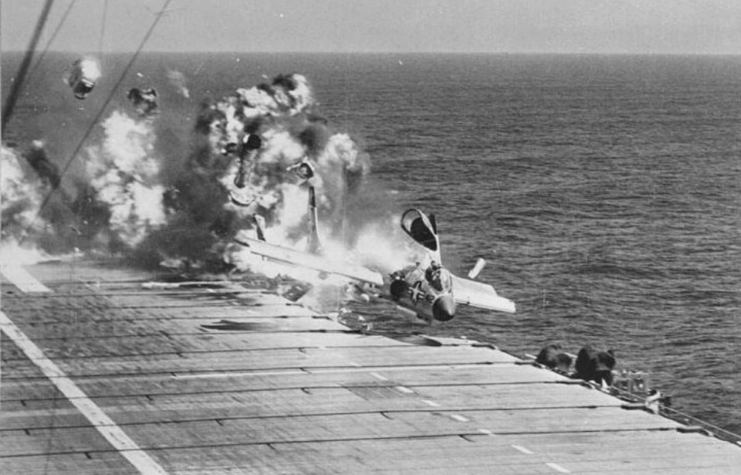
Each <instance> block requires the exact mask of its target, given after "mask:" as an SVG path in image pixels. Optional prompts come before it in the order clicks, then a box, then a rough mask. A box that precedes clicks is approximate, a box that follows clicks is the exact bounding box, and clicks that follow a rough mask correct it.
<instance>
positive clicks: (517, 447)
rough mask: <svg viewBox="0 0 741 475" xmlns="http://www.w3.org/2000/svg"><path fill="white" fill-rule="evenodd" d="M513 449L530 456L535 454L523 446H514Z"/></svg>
mask: <svg viewBox="0 0 741 475" xmlns="http://www.w3.org/2000/svg"><path fill="white" fill-rule="evenodd" d="M512 448H513V449H515V450H518V451H520V452H522V453H523V454H528V455H532V454H533V452H532V451H531V450H528V449H527V448H525V447H523V446H521V445H514V444H513V445H512Z"/></svg>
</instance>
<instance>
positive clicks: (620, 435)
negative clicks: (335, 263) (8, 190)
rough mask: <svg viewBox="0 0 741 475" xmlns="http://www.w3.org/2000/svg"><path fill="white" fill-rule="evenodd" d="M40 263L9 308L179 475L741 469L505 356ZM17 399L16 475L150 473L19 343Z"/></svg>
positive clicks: (3, 428)
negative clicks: (34, 288) (33, 283)
mask: <svg viewBox="0 0 741 475" xmlns="http://www.w3.org/2000/svg"><path fill="white" fill-rule="evenodd" d="M26 270H27V271H28V272H29V273H30V274H31V275H32V276H34V277H35V278H36V279H38V280H39V281H40V282H41V283H43V284H44V285H45V286H46V287H48V288H49V290H50V292H44V293H41V292H23V291H22V290H21V289H20V288H17V287H15V286H14V284H13V283H12V282H10V281H8V280H7V279H6V278H5V277H4V276H3V280H2V291H3V300H2V310H3V312H5V314H6V315H7V316H8V317H9V318H10V319H11V320H12V322H13V324H14V325H16V326H17V327H18V328H19V329H20V330H21V331H22V332H23V333H24V334H25V335H26V336H27V337H28V339H29V340H30V341H32V342H34V344H35V345H37V346H38V347H39V348H40V349H41V350H42V351H43V353H44V356H45V357H46V358H49V359H51V360H52V361H53V362H54V363H55V364H56V365H57V366H58V367H59V368H60V369H61V371H63V373H64V375H65V376H66V377H67V378H69V379H70V380H72V381H73V382H74V384H76V385H77V387H79V389H80V390H81V391H82V393H84V395H85V397H86V398H87V399H89V401H91V402H92V403H94V404H95V405H96V406H97V407H99V408H100V409H101V410H102V411H103V412H105V414H106V415H107V416H108V417H109V418H110V420H111V421H112V423H113V424H115V425H116V426H117V427H118V428H120V429H121V430H122V431H123V432H124V433H125V434H126V435H127V436H128V437H130V438H131V440H133V441H134V443H135V444H136V445H137V446H138V447H139V448H140V449H141V450H142V451H144V452H145V453H146V454H147V455H148V456H149V457H151V458H152V459H153V460H155V461H156V462H157V463H158V464H159V465H161V466H162V467H163V469H164V470H165V471H166V472H167V473H173V474H175V473H179V474H191V473H198V474H203V473H220V474H221V473H232V474H239V473H322V474H324V473H418V472H419V473H422V472H424V473H425V474H429V473H446V474H447V473H502V474H509V473H511V474H540V473H544V474H554V473H582V474H603V473H604V474H606V473H611V474H614V473H629V474H652V473H662V474H663V473H669V474H690V473H703V474H706V473H708V474H714V473H717V474H731V473H734V474H735V473H738V471H739V469H740V468H741V449H739V447H737V446H735V445H733V444H730V443H728V442H723V441H721V440H719V439H716V438H714V437H712V436H709V435H705V434H700V433H683V432H684V431H680V430H678V429H682V427H683V426H682V425H681V424H680V423H678V422H675V421H673V420H670V419H667V418H664V417H661V416H659V415H655V414H652V413H649V412H646V411H642V410H627V409H626V408H625V407H624V406H625V404H624V402H623V401H621V400H619V399H617V398H615V397H613V396H611V395H608V394H606V393H604V392H602V391H599V390H597V389H594V388H591V387H589V386H586V385H582V384H579V383H578V382H577V381H574V380H570V379H567V378H565V377H563V376H561V375H558V374H555V373H553V372H549V371H546V370H543V369H540V368H536V367H534V366H532V365H529V364H526V362H523V361H521V360H519V359H518V358H516V357H513V356H511V355H508V354H506V353H503V352H501V351H499V350H497V349H496V348H494V347H491V346H489V345H477V344H475V342H470V341H467V340H456V339H435V340H436V344H437V346H431V345H426V344H424V339H423V338H422V337H419V338H418V340H419V342H420V343H422V344H413V343H409V342H408V341H414V340H407V341H403V340H401V339H393V338H388V337H386V336H383V335H374V334H363V333H360V332H358V331H353V330H352V329H349V328H347V327H345V326H343V325H341V324H339V323H338V322H336V321H334V320H332V319H330V318H328V317H327V316H323V315H316V314H314V313H313V312H311V311H310V310H308V309H306V308H304V307H301V306H298V305H295V304H292V303H290V302H287V301H285V300H283V299H281V298H280V297H278V296H276V295H272V294H270V293H267V292H266V291H265V289H261V288H256V287H254V286H250V285H243V284H240V283H234V282H231V283H230V282H221V283H218V284H203V283H201V284H197V283H194V284H184V285H172V284H168V285H152V282H155V281H156V278H157V276H155V275H151V274H146V273H144V272H142V271H138V270H132V269H124V268H121V267H120V266H117V265H114V264H112V263H107V262H106V263H101V262H84V261H75V262H57V263H51V264H49V263H47V264H40V265H35V266H29V267H27V268H26ZM0 396H1V397H2V411H0V472H2V473H60V474H61V473H75V474H80V473H96V474H97V473H100V474H105V473H111V474H114V473H116V474H117V473H142V472H141V470H140V469H139V470H138V469H137V468H135V467H134V466H133V465H132V464H131V463H130V462H129V461H128V460H127V459H126V458H124V457H123V455H122V453H121V449H120V448H116V447H114V446H112V445H111V444H110V443H109V442H107V441H106V439H104V438H103V437H102V436H101V435H100V433H99V428H96V427H95V426H96V423H95V422H91V420H90V418H89V417H87V416H86V415H85V414H83V413H82V412H81V411H80V410H79V409H78V408H77V406H75V405H73V404H72V402H71V401H70V400H69V399H68V398H67V397H66V396H65V395H64V394H62V393H61V392H60V390H59V389H58V388H57V386H55V384H54V381H51V380H50V379H49V377H47V376H45V375H44V373H42V372H41V371H40V370H39V368H38V362H37V361H31V360H29V358H28V357H27V356H26V355H25V354H24V353H23V352H22V351H21V350H20V349H19V348H18V347H17V346H16V345H15V344H14V343H13V342H12V341H10V340H9V339H8V338H7V337H5V335H3V340H2V379H1V380H0ZM97 424H99V422H98V423H97Z"/></svg>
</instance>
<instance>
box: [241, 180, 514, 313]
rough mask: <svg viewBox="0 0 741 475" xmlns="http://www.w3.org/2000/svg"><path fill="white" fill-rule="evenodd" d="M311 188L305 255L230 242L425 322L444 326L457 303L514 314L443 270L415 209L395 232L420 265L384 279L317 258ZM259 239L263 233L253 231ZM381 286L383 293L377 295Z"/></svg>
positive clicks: (429, 222)
mask: <svg viewBox="0 0 741 475" xmlns="http://www.w3.org/2000/svg"><path fill="white" fill-rule="evenodd" d="M311 191H313V188H310V194H309V199H310V235H309V239H308V243H309V245H308V249H307V252H301V251H297V250H295V249H290V248H286V247H282V246H277V245H274V244H269V243H267V242H265V241H264V239H259V238H258V239H251V238H246V237H244V238H240V237H238V238H237V239H236V241H237V242H238V243H239V244H242V245H243V246H247V247H248V248H249V249H250V251H251V252H252V253H253V254H255V255H258V256H262V257H263V258H265V259H268V260H270V261H275V262H279V263H283V264H289V265H294V266H298V267H303V268H308V269H311V270H314V271H318V272H320V273H322V274H325V275H336V276H339V277H343V278H346V279H348V280H349V282H350V284H349V287H348V291H347V292H346V293H347V294H348V295H351V296H357V298H356V299H355V300H358V301H361V302H363V301H368V300H369V299H370V297H371V296H374V297H380V298H385V299H387V300H391V301H392V302H394V303H395V304H396V305H397V306H398V308H399V309H400V310H402V311H403V312H405V313H411V314H413V315H415V316H416V317H417V318H419V319H421V320H424V321H426V322H428V323H432V322H433V321H435V320H436V321H440V322H446V321H448V320H450V319H452V318H453V317H454V316H455V313H456V307H457V305H458V304H462V305H471V306H474V307H478V308H484V309H488V310H497V311H501V312H508V313H514V312H515V304H514V302H512V301H511V300H509V299H506V298H504V297H501V296H499V295H498V294H497V292H496V291H495V290H494V288H493V287H492V286H491V285H488V284H484V283H481V282H475V281H473V280H468V279H464V278H460V277H457V276H455V275H453V274H452V273H451V272H450V271H448V270H447V269H446V268H445V267H443V265H442V263H441V259H440V242H439V239H438V235H437V225H436V223H435V218H434V216H432V215H431V216H430V217H428V216H427V215H425V214H424V213H422V212H421V211H419V210H418V209H414V208H413V209H409V210H407V211H406V212H405V213H404V214H403V215H402V218H401V228H402V230H404V232H405V233H406V234H407V235H408V236H409V237H411V238H412V239H413V240H414V242H415V243H417V244H418V245H419V246H421V247H422V248H423V249H424V251H425V259H423V262H417V263H416V264H413V265H409V266H406V267H403V268H402V269H399V270H397V271H395V272H393V273H391V274H390V276H389V277H388V278H384V276H383V275H381V274H380V273H379V272H377V271H375V270H372V269H369V268H366V267H363V266H360V265H354V264H350V263H348V262H336V261H333V260H331V259H329V258H327V257H325V256H323V255H322V254H321V246H320V245H319V242H318V240H319V234H318V230H317V229H316V214H315V210H316V207H315V206H313V203H312V199H313V193H312V192H311ZM259 235H262V236H264V232H263V231H262V230H259ZM379 287H381V288H382V289H383V290H381V291H379V290H378V288H379Z"/></svg>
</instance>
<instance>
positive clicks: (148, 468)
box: [0, 311, 167, 475]
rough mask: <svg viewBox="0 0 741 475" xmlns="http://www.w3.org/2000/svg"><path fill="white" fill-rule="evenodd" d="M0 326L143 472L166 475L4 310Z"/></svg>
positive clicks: (94, 425)
mask: <svg viewBox="0 0 741 475" xmlns="http://www.w3.org/2000/svg"><path fill="white" fill-rule="evenodd" d="M0 325H2V330H3V333H5V334H6V335H7V336H8V338H10V339H11V340H12V341H13V343H15V344H16V346H18V348H20V349H21V351H23V353H24V354H25V355H26V357H27V358H28V359H30V360H31V361H32V362H33V363H34V364H35V365H36V366H38V367H39V369H41V371H42V372H43V373H44V375H45V376H46V377H47V378H49V379H50V380H51V382H52V383H54V385H55V386H56V387H57V389H59V391H60V392H61V393H62V394H64V396H65V397H66V398H67V399H69V401H70V402H71V403H72V404H74V406H75V407H76V408H77V409H78V410H79V411H80V412H81V413H82V414H83V415H84V416H85V417H86V418H87V420H88V421H90V424H92V426H93V427H95V429H96V430H97V431H98V432H100V434H101V435H102V436H103V437H104V438H105V439H106V440H107V441H108V442H109V443H110V444H111V445H112V446H113V447H114V448H115V449H116V450H118V452H119V453H120V454H121V455H122V456H123V457H125V458H126V460H128V461H129V462H130V463H131V464H132V465H133V466H134V467H136V468H137V470H139V472H140V473H142V474H145V475H148V474H162V475H166V474H167V472H166V471H165V469H163V468H162V466H161V465H160V464H158V463H157V462H156V461H155V460H154V459H153V458H151V457H150V456H149V455H147V453H146V452H145V451H143V450H142V449H141V448H139V446H138V445H136V443H135V442H134V441H133V440H131V438H130V437H129V436H128V435H126V433H124V431H123V430H121V428H120V427H118V426H117V425H116V423H115V422H113V420H112V419H111V418H110V417H108V415H107V414H106V413H105V412H104V411H103V410H102V409H101V408H100V407H98V406H97V405H96V404H95V403H94V402H93V401H92V400H90V398H88V397H87V394H85V393H84V392H83V391H82V390H81V389H80V388H79V387H78V386H77V385H76V384H75V383H74V382H73V381H72V380H71V379H69V378H68V377H67V375H66V374H65V373H64V372H63V371H62V369H61V368H60V367H59V366H57V365H56V363H54V362H53V361H52V360H50V359H49V358H47V357H46V355H44V352H43V351H41V348H39V347H38V346H36V344H35V343H33V342H32V341H31V340H30V339H29V338H28V337H27V336H26V335H25V334H24V333H23V332H22V331H21V330H20V329H19V328H18V327H17V326H16V325H15V323H13V321H12V320H11V319H10V318H9V317H8V316H7V315H5V312H3V311H0Z"/></svg>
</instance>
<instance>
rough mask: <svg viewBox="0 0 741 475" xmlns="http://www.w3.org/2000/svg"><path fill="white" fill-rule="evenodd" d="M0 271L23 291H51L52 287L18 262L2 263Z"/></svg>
mask: <svg viewBox="0 0 741 475" xmlns="http://www.w3.org/2000/svg"><path fill="white" fill-rule="evenodd" d="M0 273H2V274H3V275H4V276H5V278H6V279H8V280H9V281H10V282H12V283H13V285H15V286H16V287H18V288H19V289H21V292H26V293H31V292H51V289H50V288H49V287H47V286H45V285H44V284H42V283H41V282H39V281H38V280H36V278H34V276H32V275H31V274H29V273H28V271H27V270H26V269H24V268H23V267H21V266H19V265H16V264H0Z"/></svg>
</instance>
